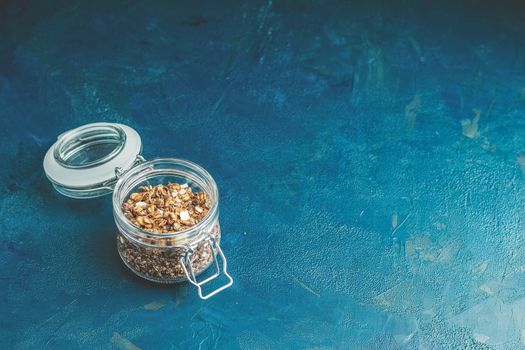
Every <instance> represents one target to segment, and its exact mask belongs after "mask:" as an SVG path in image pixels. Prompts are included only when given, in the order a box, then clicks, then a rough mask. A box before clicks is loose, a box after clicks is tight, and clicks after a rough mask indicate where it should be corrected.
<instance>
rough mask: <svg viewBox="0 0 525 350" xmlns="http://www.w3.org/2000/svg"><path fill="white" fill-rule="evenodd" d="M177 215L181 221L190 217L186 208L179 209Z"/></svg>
mask: <svg viewBox="0 0 525 350" xmlns="http://www.w3.org/2000/svg"><path fill="white" fill-rule="evenodd" d="M179 216H180V219H181V220H182V221H188V220H189V219H190V213H188V212H187V211H186V210H184V211H181V212H180V214H179Z"/></svg>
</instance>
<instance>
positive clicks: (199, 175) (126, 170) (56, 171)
mask: <svg viewBox="0 0 525 350" xmlns="http://www.w3.org/2000/svg"><path fill="white" fill-rule="evenodd" d="M141 150H142V143H141V140H140V136H139V135H138V133H137V132H136V131H135V130H133V129H132V128H130V127H128V126H126V125H122V124H116V123H94V124H88V125H84V126H81V127H79V128H76V129H73V130H70V131H67V132H65V133H63V134H62V135H60V136H59V137H58V140H57V142H56V143H55V144H54V145H53V146H51V148H50V149H49V151H48V152H47V154H46V156H45V158H44V170H45V172H46V175H47V177H48V178H49V180H50V181H51V182H52V184H53V186H54V187H55V188H56V189H57V191H58V192H60V193H62V194H64V195H66V196H68V197H72V198H93V197H98V196H102V195H105V194H108V193H111V192H113V214H114V218H115V223H116V225H117V229H118V230H117V249H118V252H119V255H120V257H121V258H122V261H123V262H124V264H125V265H126V266H127V267H128V268H129V269H130V270H131V271H133V272H134V273H135V274H137V275H138V276H140V277H143V278H145V279H147V280H150V281H154V282H159V283H177V282H183V281H188V282H190V283H191V284H193V285H194V286H195V287H196V288H197V291H198V294H199V297H200V298H202V299H208V298H209V297H211V296H213V295H215V294H217V293H219V292H220V291H222V290H224V289H226V288H228V287H230V286H231V285H232V284H233V279H232V277H231V276H230V275H229V274H228V271H227V261H226V257H225V256H224V254H223V252H222V250H221V247H220V239H221V230H220V225H219V194H218V190H217V185H216V183H215V181H214V180H213V178H212V177H211V175H210V174H209V173H208V172H207V171H206V170H205V169H203V168H202V167H200V166H199V165H197V164H195V163H192V162H189V161H186V160H182V159H176V158H161V159H154V160H151V161H146V160H145V159H144V158H143V157H142V156H141ZM169 182H171V183H179V184H184V186H188V187H189V188H190V189H191V190H192V191H194V192H202V193H204V195H205V197H206V200H207V206H208V208H209V210H208V213H207V214H206V216H205V217H204V218H203V219H202V221H199V222H198V223H196V224H195V225H194V226H191V227H189V228H187V229H185V230H182V231H178V232H167V233H156V232H151V231H148V230H145V229H143V228H141V227H139V226H136V225H134V224H133V223H132V222H131V221H130V220H129V219H128V218H127V217H126V216H125V215H124V212H123V210H122V206H123V203H124V202H125V201H126V200H127V199H128V198H129V196H130V194H131V193H134V192H136V191H137V190H138V189H139V188H141V187H145V186H146V187H147V186H156V185H159V184H167V183H169ZM218 257H220V260H221V261H222V268H221V267H220V264H219V259H218ZM212 265H213V268H214V273H212V274H211V276H209V277H207V278H206V279H204V280H201V281H198V280H197V276H198V275H199V274H201V273H202V272H204V271H205V270H206V269H208V267H210V266H212ZM221 273H222V274H224V276H226V278H227V280H228V282H227V283H226V284H224V285H222V286H220V287H219V288H217V289H215V290H213V291H211V292H209V293H207V294H203V291H202V287H203V285H205V284H207V283H209V282H210V281H212V280H214V279H216V278H217V277H219V276H220V275H221Z"/></svg>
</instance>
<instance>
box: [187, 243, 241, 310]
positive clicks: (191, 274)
mask: <svg viewBox="0 0 525 350" xmlns="http://www.w3.org/2000/svg"><path fill="white" fill-rule="evenodd" d="M208 241H209V244H210V248H211V253H212V258H213V263H214V265H215V273H214V274H213V275H211V276H210V277H208V278H206V279H205V280H203V281H200V282H197V278H196V276H195V272H194V271H193V265H192V263H191V261H190V257H191V256H192V255H193V249H191V248H189V247H188V249H187V252H186V254H185V256H184V257H181V258H180V264H181V266H182V269H183V271H184V274H185V275H186V278H187V279H188V281H189V282H190V283H191V284H193V285H194V286H195V287H197V290H198V293H199V297H200V298H201V299H203V300H206V299H208V298H210V297H212V296H214V295H215V294H217V293H219V292H221V291H223V290H225V289H226V288H228V287H230V286H231V285H232V284H233V278H232V276H230V275H229V274H228V271H227V267H228V263H227V261H226V257H225V256H224V253H223V252H222V249H221V247H220V246H219V245H218V244H217V241H216V240H215V238H214V237H212V236H210V238H209V239H208ZM215 249H217V252H218V253H219V255H220V256H221V259H222V272H223V273H224V275H225V276H226V277H227V278H228V283H226V284H225V285H223V286H221V287H219V288H217V289H215V290H214V291H213V292H210V293H208V294H206V295H202V286H203V285H205V284H206V283H208V282H210V281H212V280H214V279H216V278H217V277H219V276H220V275H221V270H220V268H219V262H218V261H217V255H216V253H215ZM186 264H187V265H188V266H189V272H188V269H187V268H186Z"/></svg>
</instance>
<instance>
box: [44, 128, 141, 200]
mask: <svg viewBox="0 0 525 350" xmlns="http://www.w3.org/2000/svg"><path fill="white" fill-rule="evenodd" d="M141 150H142V142H141V140H140V136H139V134H138V133H137V132H136V131H135V130H133V129H132V128H130V127H129V126H126V125H123V124H117V123H93V124H87V125H83V126H80V127H78V128H76V129H72V130H69V131H66V132H65V133H63V134H61V135H60V136H58V139H57V141H56V142H55V143H54V144H53V146H51V148H49V150H48V151H47V153H46V156H45V158H44V171H45V173H46V176H47V177H48V179H49V180H50V181H51V182H52V183H53V186H54V187H55V188H56V190H57V191H58V192H60V193H62V194H64V195H66V196H68V197H73V198H93V197H99V196H102V195H105V194H108V193H110V192H112V191H113V187H114V185H115V182H116V181H117V176H118V175H117V174H118V173H119V172H120V171H123V170H127V169H129V168H131V167H132V166H133V165H134V164H135V161H136V160H137V157H139V156H140V152H141Z"/></svg>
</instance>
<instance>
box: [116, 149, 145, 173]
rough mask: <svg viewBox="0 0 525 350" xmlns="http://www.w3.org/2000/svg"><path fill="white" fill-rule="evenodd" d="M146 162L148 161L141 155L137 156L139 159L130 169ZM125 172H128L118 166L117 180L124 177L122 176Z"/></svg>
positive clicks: (136, 159)
mask: <svg viewBox="0 0 525 350" xmlns="http://www.w3.org/2000/svg"><path fill="white" fill-rule="evenodd" d="M145 161H146V159H145V158H144V157H143V156H141V155H140V154H137V157H136V158H135V160H134V161H133V164H131V167H130V169H131V168H133V167H134V166H136V165H139V164H140V163H144V162H145ZM125 172H126V170H124V169H122V168H121V167H119V166H118V167H116V168H115V177H116V178H117V179H119V178H120V177H121V176H122V174H124V173H125Z"/></svg>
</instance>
